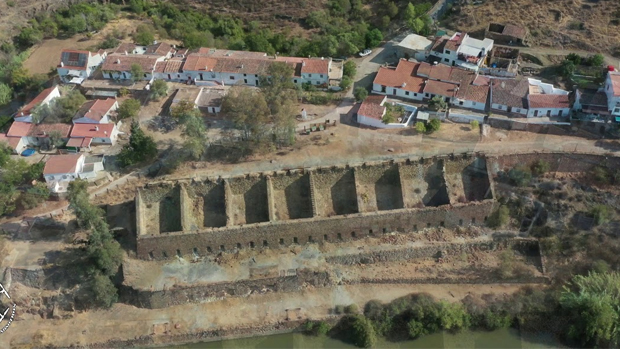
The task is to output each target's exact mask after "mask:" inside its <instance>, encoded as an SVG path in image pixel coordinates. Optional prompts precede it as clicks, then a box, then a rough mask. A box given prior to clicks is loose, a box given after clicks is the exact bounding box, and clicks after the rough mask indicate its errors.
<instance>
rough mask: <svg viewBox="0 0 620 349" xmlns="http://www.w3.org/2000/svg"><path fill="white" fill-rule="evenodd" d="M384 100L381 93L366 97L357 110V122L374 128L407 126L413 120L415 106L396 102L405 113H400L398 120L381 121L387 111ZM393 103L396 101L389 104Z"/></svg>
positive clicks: (384, 97)
mask: <svg viewBox="0 0 620 349" xmlns="http://www.w3.org/2000/svg"><path fill="white" fill-rule="evenodd" d="M386 100H387V97H386V96H382V95H370V96H368V97H366V99H365V100H364V101H363V102H362V104H361V105H360V108H359V110H358V111H357V122H359V123H360V124H362V125H366V126H371V127H375V128H404V127H407V126H408V125H409V123H410V122H411V120H413V116H414V115H415V113H416V111H417V108H416V107H414V106H411V105H405V104H400V103H398V105H399V106H401V107H403V109H404V111H405V114H404V115H401V116H400V117H399V119H398V120H394V122H391V123H387V124H386V123H384V122H383V117H384V116H385V114H386V113H387V107H386V106H385V103H386ZM395 104H396V103H392V104H391V105H395Z"/></svg>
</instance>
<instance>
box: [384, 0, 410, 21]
mask: <svg viewBox="0 0 620 349" xmlns="http://www.w3.org/2000/svg"><path fill="white" fill-rule="evenodd" d="M412 6H413V5H412ZM414 10H415V8H414ZM385 11H386V13H387V15H388V16H390V18H394V17H396V15H398V6H396V4H395V3H394V2H393V1H390V2H389V3H388V5H387V7H386V9H385Z"/></svg>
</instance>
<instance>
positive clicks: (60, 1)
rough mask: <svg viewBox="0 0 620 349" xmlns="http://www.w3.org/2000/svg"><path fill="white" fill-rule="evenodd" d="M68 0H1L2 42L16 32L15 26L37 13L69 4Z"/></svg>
mask: <svg viewBox="0 0 620 349" xmlns="http://www.w3.org/2000/svg"><path fill="white" fill-rule="evenodd" d="M68 3H69V2H68V1H66V0H0V42H2V41H4V40H6V39H8V38H10V37H11V36H13V35H14V34H15V33H16V30H15V27H16V26H19V25H20V23H23V25H24V26H25V25H26V22H27V21H28V19H29V18H31V17H32V16H33V15H34V14H35V13H38V12H41V11H49V10H53V9H55V8H58V7H61V6H63V5H66V4H68Z"/></svg>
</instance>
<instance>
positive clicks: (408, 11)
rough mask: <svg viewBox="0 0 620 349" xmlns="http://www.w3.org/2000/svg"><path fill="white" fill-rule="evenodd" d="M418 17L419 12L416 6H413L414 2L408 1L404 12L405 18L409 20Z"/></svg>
mask: <svg viewBox="0 0 620 349" xmlns="http://www.w3.org/2000/svg"><path fill="white" fill-rule="evenodd" d="M417 17H418V14H417V13H416V10H415V6H413V4H412V3H408V4H407V7H406V8H405V12H403V19H404V20H405V21H406V22H409V21H411V20H413V19H415V18H417Z"/></svg>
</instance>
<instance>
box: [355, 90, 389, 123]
mask: <svg viewBox="0 0 620 349" xmlns="http://www.w3.org/2000/svg"><path fill="white" fill-rule="evenodd" d="M385 99H386V97H385V96H378V95H371V96H368V97H366V99H365V100H364V101H363V102H362V105H360V109H359V110H358V111H357V114H359V115H363V116H366V117H369V118H373V119H377V120H382V119H383V114H384V113H385V107H384V106H382V105H381V104H382V103H383V102H384V101H385Z"/></svg>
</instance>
